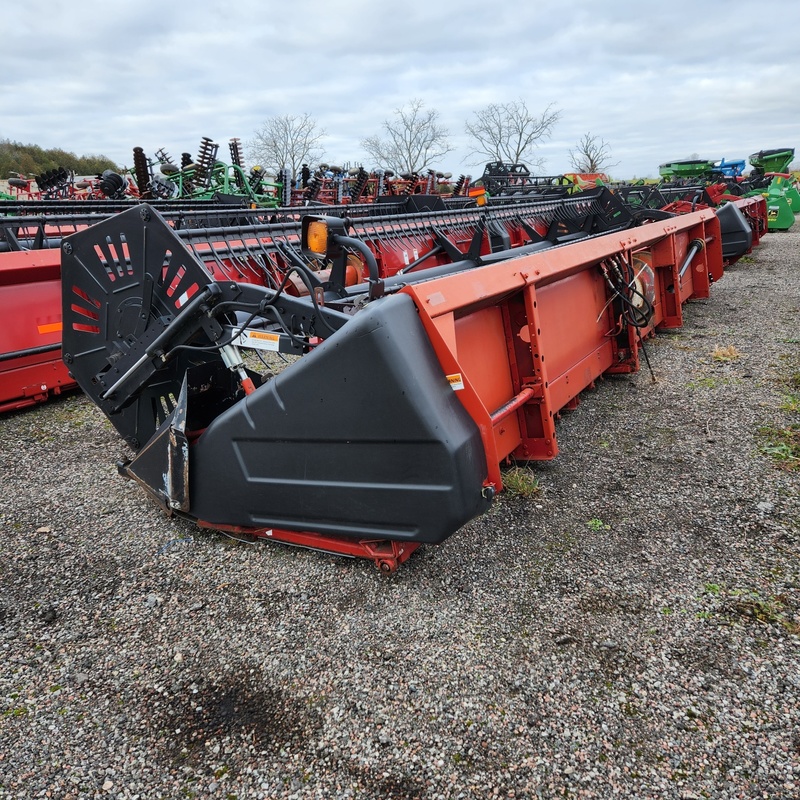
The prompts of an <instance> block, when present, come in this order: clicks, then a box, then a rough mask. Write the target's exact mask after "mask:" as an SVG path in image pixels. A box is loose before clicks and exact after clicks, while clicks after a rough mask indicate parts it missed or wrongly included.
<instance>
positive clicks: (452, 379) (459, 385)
mask: <svg viewBox="0 0 800 800" xmlns="http://www.w3.org/2000/svg"><path fill="white" fill-rule="evenodd" d="M447 380H448V382H449V383H450V388H451V389H452V390H453V391H454V392H457V391H458V390H459V389H463V388H464V379H463V378H462V377H461V373H460V372H456V373H455V374H453V375H448V376H447Z"/></svg>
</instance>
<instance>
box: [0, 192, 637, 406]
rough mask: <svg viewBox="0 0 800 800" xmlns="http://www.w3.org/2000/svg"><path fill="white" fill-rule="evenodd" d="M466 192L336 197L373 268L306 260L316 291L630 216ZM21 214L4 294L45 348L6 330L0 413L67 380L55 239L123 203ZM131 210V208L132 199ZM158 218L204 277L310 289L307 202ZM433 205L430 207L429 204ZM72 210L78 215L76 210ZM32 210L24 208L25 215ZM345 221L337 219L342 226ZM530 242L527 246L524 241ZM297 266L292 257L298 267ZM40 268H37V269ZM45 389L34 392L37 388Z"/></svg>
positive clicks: (15, 221)
mask: <svg viewBox="0 0 800 800" xmlns="http://www.w3.org/2000/svg"><path fill="white" fill-rule="evenodd" d="M467 202H468V199H466V198H461V199H460V200H457V201H454V202H450V203H448V204H446V203H445V201H443V200H442V199H441V198H439V197H436V196H423V195H410V196H405V197H403V196H398V197H396V198H394V200H393V201H392V202H381V203H378V204H347V205H344V206H331V207H329V208H326V212H327V213H329V214H334V215H336V214H338V215H341V216H342V217H344V216H345V215H347V225H348V228H349V230H350V231H351V232H352V233H353V235H355V236H358V237H359V239H360V240H361V241H362V242H363V243H364V246H365V247H367V248H368V249H369V250H370V257H371V258H373V259H374V261H375V264H376V273H375V274H374V275H369V274H368V271H367V270H366V268H365V263H366V262H365V261H364V259H363V258H360V257H358V256H356V255H351V256H350V257H349V258H348V259H347V260H346V263H344V264H343V265H342V266H343V271H342V274H340V275H339V274H335V275H331V274H330V269H326V268H324V267H323V265H322V264H321V263H320V262H315V263H314V264H313V265H312V266H313V270H312V272H313V280H314V282H315V283H314V286H315V287H316V290H318V289H319V287H320V286H323V285H331V282H333V283H334V284H336V286H338V289H337V291H338V292H340V293H342V292H345V289H346V287H347V286H349V285H352V284H357V283H360V282H362V281H365V280H368V279H369V280H373V281H375V280H378V279H384V278H387V277H391V276H393V275H396V274H398V273H403V272H406V271H409V272H410V271H414V270H419V269H421V268H424V269H425V270H426V272H425V274H426V275H428V276H430V275H431V274H432V273H431V271H430V270H431V269H433V268H438V273H437V274H441V273H442V272H447V271H454V270H458V269H463V268H464V267H466V266H476V265H477V264H479V263H483V262H485V261H486V260H489V259H491V258H494V257H495V256H494V253H496V252H497V251H502V250H505V249H508V248H511V247H523V248H527V249H531V248H533V249H542V248H544V247H549V246H552V245H554V244H557V243H559V242H561V241H564V240H569V239H570V238H574V237H576V236H580V235H588V233H592V232H597V231H599V230H608V229H609V228H610V227H624V226H626V225H629V224H630V223H631V220H632V218H631V216H630V215H629V214H628V213H627V212H625V211H624V209H621V207H618V206H615V204H614V203H613V202H612V201H611V200H610V199H609V197H608V196H603V195H602V194H601V193H595V194H587V195H584V196H582V197H574V198H569V199H567V200H566V201H559V202H547V203H542V202H531V201H529V202H515V203H506V204H498V205H497V207H494V208H482V209H479V208H477V207H474V204H473V207H472V208H459V207H458V206H459V204H461V205H463V204H464V203H467ZM13 205H14V210H15V211H17V213H18V214H21V215H20V216H13V217H8V216H7V217H0V269H3V268H4V266H5V278H4V281H5V285H6V288H5V290H4V291H5V293H6V295H7V296H8V297H9V304H11V303H12V300H11V299H10V298H11V296H12V295H11V293H12V292H13V315H14V317H15V318H16V317H19V318H20V319H22V320H28V321H30V323H33V322H34V321H36V320H39V319H41V318H44V317H47V318H48V319H49V320H51V323H50V327H48V328H47V331H48V337H49V338H48V339H47V342H46V344H47V348H48V349H47V350H46V351H45V350H42V349H41V348H42V346H43V343H42V338H41V333H40V331H39V328H38V327H37V326H36V325H33V324H26V325H22V324H20V325H18V326H15V327H14V328H13V330H12V329H8V330H7V332H6V334H5V336H4V340H3V341H2V342H1V343H0V348H1V349H0V409H3V410H8V409H13V408H18V407H20V406H21V405H30V404H32V403H34V402H40V401H42V400H45V399H47V397H48V396H50V395H51V394H53V393H56V392H58V391H61V390H63V389H66V388H70V387H74V386H75V383H74V381H72V380H71V379H70V378H69V376H68V375H67V374H66V372H65V370H64V368H63V365H62V364H61V356H60V351H59V348H58V344H59V341H60V339H59V333H58V332H59V331H60V328H59V327H58V326H59V325H60V322H61V304H60V295H59V294H58V290H57V287H58V276H59V270H60V262H61V251H60V249H59V248H60V245H61V242H62V239H63V238H64V237H65V236H67V235H69V234H72V233H74V232H76V231H79V230H82V229H85V228H86V227H88V226H89V225H91V224H94V223H96V222H97V221H98V219H100V218H102V217H103V216H110V215H111V214H112V213H114V212H119V210H120V208H130V207H131V205H130V204H129V203H118V202H114V201H81V202H80V203H71V202H69V201H65V202H64V203H63V204H46V203H40V204H34V205H37V206H38V208H36V209H32V208H30V206H28V205H26V204H22V205H20V204H13ZM137 207H140V206H138V205H137ZM161 207H162V209H166V210H164V219H165V221H166V222H167V223H168V224H169V225H170V226H171V227H172V228H173V229H174V230H177V231H180V236H181V237H182V240H183V241H184V243H185V245H186V246H187V247H190V248H191V249H192V250H193V252H195V253H196V254H197V255H198V257H199V258H201V259H203V261H204V263H205V264H206V266H207V269H209V270H210V272H211V274H212V276H214V278H215V279H225V278H229V279H233V280H237V281H240V282H248V283H256V284H262V285H267V286H272V287H273V288H275V287H277V286H278V285H279V284H280V283H281V282H282V281H283V279H284V277H285V276H287V283H286V286H285V288H284V290H285V291H286V293H288V294H294V295H297V294H308V292H309V291H310V289H309V286H307V285H306V283H304V282H303V280H302V279H301V278H300V277H299V276H298V273H296V272H294V271H292V270H291V269H290V268H292V266H293V264H294V262H295V261H296V260H297V258H298V256H297V255H296V253H295V249H296V246H297V244H298V243H299V241H300V235H301V225H302V219H303V217H304V216H306V215H307V214H309V213H310V212H311V211H316V209H311V208H300V207H298V208H286V209H278V210H276V209H271V210H269V211H266V210H264V209H251V208H244V207H242V206H240V205H229V204H224V203H223V204H215V203H209V202H201V203H196V202H195V203H192V202H188V201H187V202H180V201H170V202H168V203H162V204H161ZM432 207H435V208H436V210H435V211H432V210H431V208H432ZM76 208H79V209H80V212H81V213H79V212H77V211H76V210H75V209H76ZM32 210H37V211H41V212H42V213H40V214H38V215H32V214H31V213H30V211H32ZM343 224H344V223H343ZM532 239H535V240H536V242H535V244H531V241H532ZM301 266H302V263H301ZM45 267H46V269H45ZM42 275H46V276H47V278H48V280H51V279H52V280H53V281H54V283H53V286H55V287H56V290H55V292H52V291H51V292H49V293H44V292H43V291H42V287H41V283H42ZM34 355H35V356H36V361H35V363H36V365H37V369H38V370H40V371H48V370H50V371H54V372H55V374H56V375H57V376H58V381H57V382H56V383H53V381H52V380H44V379H42V380H38V379H37V381H36V383H35V386H36V387H38V388H37V389H36V391H33V390H32V388H31V387H32V385H33V384H31V382H30V380H29V377H30V376H29V375H28V373H27V372H21V371H20V370H19V367H20V366H27V365H28V364H29V363H30V359H31V357H33V356H34ZM42 387H44V388H42Z"/></svg>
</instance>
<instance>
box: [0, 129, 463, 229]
mask: <svg viewBox="0 0 800 800" xmlns="http://www.w3.org/2000/svg"><path fill="white" fill-rule="evenodd" d="M228 150H229V158H228V160H227V161H223V160H222V159H221V158H220V153H219V145H218V144H217V143H216V142H213V141H212V140H211V139H209V138H208V137H203V138H202V140H201V142H200V146H199V148H198V154H197V156H196V157H195V158H192V156H191V154H190V153H183V154H182V155H181V159H180V163H179V164H178V163H176V162H175V160H173V159H172V158H171V157H170V155H169V153H167V152H166V151H165V150H164V149H163V148H162V149H160V150H157V151H156V153H155V156H154V157H152V158H151V157H148V156H147V155H146V154H145V152H144V150H143V148H141V147H134V148H133V167H132V168H131V169H130V170H129V171H126V172H125V174H124V175H122V174H119V173H117V172H114V171H113V170H105V171H104V172H103V173H102V174H100V175H97V176H96V177H93V178H92V177H89V178H81V179H78V180H76V179H75V176H74V175H73V174H72V173H70V172H69V171H68V170H67V169H65V168H64V167H58V168H55V169H52V170H47V171H45V172H44V173H43V174H41V175H37V176H35V177H34V178H25V177H24V176H21V175H16V176H12V177H11V178H10V179H9V181H8V183H9V189H10V192H11V194H7V195H3V196H2V197H0V214H2V213H8V211H5V210H3V209H4V208H5V207H6V206H7V205H8V201H11V202H12V203H13V202H14V201H16V202H17V203H19V202H20V201H28V202H35V201H68V200H74V201H96V200H112V201H118V202H119V201H123V200H125V201H142V200H145V201H148V202H150V201H171V200H182V201H193V202H198V201H225V202H229V203H238V204H240V205H248V206H252V207H257V208H276V207H279V206H296V205H307V204H309V203H325V204H335V205H343V204H345V203H362V202H371V201H374V200H377V199H379V198H384V197H397V196H406V195H410V194H434V193H437V194H448V195H453V196H467V195H468V192H469V187H470V178H469V176H467V175H461V176H460V177H459V178H458V179H456V180H455V181H452V180H451V178H452V175H451V174H450V173H442V172H437V171H435V170H426V171H424V172H423V173H416V172H415V173H408V174H401V175H396V174H395V173H394V172H392V171H391V170H376V171H372V172H368V171H367V170H365V169H364V168H363V167H360V166H359V167H352V168H347V169H345V168H344V167H340V166H335V165H328V164H320V165H318V166H317V167H315V168H314V169H312V168H311V167H310V166H309V165H308V164H303V165H302V168H301V169H300V171H299V174H298V176H297V178H296V179H295V178H294V177H293V176H292V174H291V170H289V169H286V168H284V169H281V170H279V171H278V173H277V175H275V176H271V177H270V176H267V174H266V172H265V171H264V169H263V168H262V167H260V166H257V165H256V166H253V167H251V168H250V169H249V170H248V169H247V168H246V167H245V162H244V154H243V150H242V145H241V142H240V141H239V139H235V138H234V139H231V140H230V141H229V143H228ZM34 184H35V188H34Z"/></svg>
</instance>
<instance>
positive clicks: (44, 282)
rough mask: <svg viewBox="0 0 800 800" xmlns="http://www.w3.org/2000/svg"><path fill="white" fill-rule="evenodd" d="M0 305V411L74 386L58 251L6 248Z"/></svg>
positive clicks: (0, 274)
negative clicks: (65, 358)
mask: <svg viewBox="0 0 800 800" xmlns="http://www.w3.org/2000/svg"><path fill="white" fill-rule="evenodd" d="M0 308H2V309H3V324H2V325H0V412H2V411H11V410H14V409H18V408H24V407H25V406H29V405H33V404H35V403H40V402H42V401H43V400H46V399H47V398H48V397H50V396H52V395H57V394H60V393H61V392H62V391H65V390H67V389H73V388H75V387H76V386H77V384H76V382H75V380H74V379H73V378H71V377H70V375H69V372H68V370H67V368H66V366H65V365H64V363H63V362H62V360H61V327H62V326H61V253H60V251H59V250H26V251H21V252H13V253H4V254H3V256H2V258H1V259H0Z"/></svg>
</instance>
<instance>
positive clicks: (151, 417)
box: [0, 187, 767, 572]
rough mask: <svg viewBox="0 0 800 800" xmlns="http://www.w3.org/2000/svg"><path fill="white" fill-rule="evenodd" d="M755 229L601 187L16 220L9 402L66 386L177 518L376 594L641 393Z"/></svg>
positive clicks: (745, 206) (9, 250)
mask: <svg viewBox="0 0 800 800" xmlns="http://www.w3.org/2000/svg"><path fill="white" fill-rule="evenodd" d="M725 209H727V210H725ZM214 215H215V216H214ZM766 218H767V210H766V203H765V200H764V198H763V197H761V196H758V197H755V196H754V197H749V198H748V197H736V198H733V199H731V200H729V201H728V202H727V203H725V204H724V206H722V207H720V208H717V209H715V208H695V209H694V210H691V209H690V210H688V211H686V212H685V213H664V212H659V213H651V214H649V215H648V214H644V215H643V214H639V213H635V212H634V211H633V210H632V209H631V208H630V207H629V206H627V205H626V204H625V203H624V202H623V200H622V198H621V197H620V196H618V195H615V194H613V193H611V192H610V191H609V190H608V189H607V188H605V187H597V188H595V189H592V190H589V191H585V192H581V193H577V194H569V195H565V196H551V197H541V196H536V197H532V198H531V197H518V198H515V199H508V198H505V199H503V198H492V199H490V200H488V201H487V202H486V204H485V205H483V206H475V205H474V204H472V205H471V207H467V206H462V207H454V206H448V205H447V204H446V203H445V201H444V200H443V199H442V198H441V197H437V196H431V195H423V194H411V195H408V196H405V197H402V198H400V199H399V200H397V201H396V202H393V203H388V202H387V203H375V202H372V203H363V204H356V203H346V204H341V205H329V206H324V207H323V206H304V207H292V206H287V207H283V208H278V209H247V208H239V207H236V208H231V207H227V208H222V206H220V207H217V208H215V209H213V210H209V209H208V208H206V207H202V208H199V209H191V208H185V209H182V210H181V211H175V210H174V209H170V207H169V206H166V207H165V206H159V204H158V202H156V201H154V202H153V203H140V204H137V205H136V206H134V207H131V208H127V209H126V210H123V211H121V212H110V213H108V214H107V215H105V216H102V215H91V218H90V217H87V218H84V219H78V218H77V217H73V218H71V219H70V218H69V215H65V218H63V219H56V218H55V217H54V216H53V215H50V216H47V215H45V217H44V218H42V219H38V220H34V219H32V218H30V217H29V218H27V219H23V218H20V219H18V220H14V222H15V225H16V226H12V228H13V230H12V229H10V228H8V227H7V230H11V233H12V235H10V236H9V233H8V232H6V233H5V235H4V238H3V242H4V243H5V245H6V252H0V303H2V306H3V308H4V310H5V312H6V314H7V315H9V314H11V313H12V312H14V311H19V310H20V309H24V311H20V313H19V315H18V318H17V319H16V320H15V321H14V323H13V325H11V326H9V327H10V328H11V329H13V330H16V329H17V327H18V326H22V327H25V331H26V332H28V333H29V335H30V338H28V339H27V340H26V341H25V342H19V343H18V344H19V346H16V347H12V348H9V347H7V346H6V345H7V343H6V344H4V346H3V348H0V350H3V354H2V356H0V358H2V359H3V360H2V361H0V368H3V367H8V369H7V370H5V371H3V372H0V376H2V381H0V388H3V390H4V391H6V392H8V387H9V385H10V384H14V382H15V381H16V382H17V383H19V382H20V381H21V382H23V383H24V382H25V380H27V379H28V377H30V375H33V372H30V373H25V370H26V369H30V370H34V371H35V369H41V368H44V369H53V370H55V369H56V366H55V365H56V364H61V365H63V366H62V367H61V369H62V370H64V372H63V373H62V378H63V380H65V381H71V382H72V385H74V384H77V386H79V387H80V389H81V390H82V391H83V392H84V393H85V394H86V395H87V396H88V397H89V398H90V399H91V400H92V401H93V402H94V403H95V404H96V405H97V406H98V407H99V408H100V409H101V410H102V412H103V413H104V414H105V415H106V416H107V418H108V419H109V420H110V422H111V423H112V425H113V426H114V427H115V428H116V430H117V431H118V432H119V434H120V436H121V437H122V438H123V439H124V440H125V441H126V442H127V444H128V446H129V447H130V449H131V452H132V456H131V457H130V458H129V459H128V460H126V461H125V462H123V463H121V464H120V465H119V470H120V472H121V473H122V475H124V476H125V477H128V478H130V479H132V480H134V481H136V482H137V483H139V484H140V485H141V486H142V488H143V489H144V490H145V492H146V493H147V494H148V495H149V496H150V497H151V498H153V499H154V500H155V502H157V503H158V504H159V505H160V506H161V508H163V510H164V511H165V512H166V513H167V514H172V515H178V516H180V517H183V518H186V519H189V520H192V521H193V522H194V523H196V524H197V525H199V526H201V527H209V528H215V529H219V530H223V531H226V532H228V533H230V534H233V535H250V536H255V537H262V538H270V539H274V540H278V541H282V542H285V543H288V544H294V545H299V546H304V547H311V548H315V549H319V550H323V551H326V552H333V553H339V554H343V555H348V556H355V557H363V558H367V559H370V560H372V561H373V562H374V563H376V564H377V565H378V566H379V568H380V569H381V570H383V571H388V572H390V571H393V570H394V569H396V568H397V566H398V564H400V563H402V562H403V561H405V560H406V559H407V558H408V557H409V556H410V554H411V553H412V552H413V551H414V550H415V549H416V548H417V547H418V546H420V545H421V544H423V543H437V542H441V541H442V540H444V539H445V538H447V537H448V536H450V535H452V534H453V533H455V532H456V531H457V530H458V529H459V528H460V527H461V526H463V525H464V524H465V523H466V522H468V521H469V520H470V519H472V518H474V517H475V516H477V515H479V514H482V513H484V512H485V511H486V510H487V509H488V508H489V507H490V505H491V503H492V500H493V498H494V496H495V495H496V493H497V492H499V491H500V490H501V489H502V487H503V478H502V472H501V467H502V465H503V464H505V463H508V462H509V461H511V460H513V461H518V462H526V461H532V460H539V459H551V458H554V457H555V456H556V455H557V453H558V438H557V431H556V420H557V417H558V415H559V413H560V412H561V411H562V410H563V409H566V408H573V407H575V406H576V405H577V402H578V397H579V395H580V393H581V392H582V391H583V390H584V389H586V388H587V387H589V386H591V385H592V384H593V382H594V381H595V380H597V379H598V378H599V377H600V376H602V375H604V374H611V373H620V372H623V373H624V372H632V371H634V370H637V369H638V368H639V357H640V353H641V350H642V347H643V343H644V341H645V340H646V339H647V338H648V337H649V336H651V335H653V334H654V332H655V331H656V330H657V329H659V328H672V327H679V326H680V325H681V324H682V319H683V305H684V303H685V302H686V301H687V300H689V299H691V298H703V297H707V296H709V293H710V287H711V284H712V283H713V282H715V281H717V280H719V279H720V278H721V277H722V276H723V273H724V269H725V267H726V265H728V264H731V263H733V262H735V261H736V260H737V259H738V258H740V257H741V256H742V255H744V254H745V253H746V252H749V251H750V249H751V248H752V247H753V246H754V244H755V243H757V242H758V240H759V238H760V236H761V235H762V234H763V233H764V232H765V231H766ZM5 335H6V336H8V334H5ZM26 335H27V333H26ZM37 337H38V338H37ZM7 378H9V380H6V379H7ZM34 388H35V387H34ZM34 394H35V392H34ZM48 394H49V390H48V389H47V387H44V388H43V391H42V392H40V393H39V395H38V396H36V397H33V396H32V395H30V394H29V395H28V396H26V397H24V398H23V400H24V401H25V402H28V401H30V402H36V401H38V400H41V399H43V397H46V396H47V395H48ZM42 395H43V396H42ZM0 401H2V398H0ZM18 401H19V397H17V398H16V400H11V401H9V400H7V401H6V405H5V408H6V409H9V408H14V407H18V405H19V404H20V403H19V402H18ZM15 402H17V405H14V403H15Z"/></svg>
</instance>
